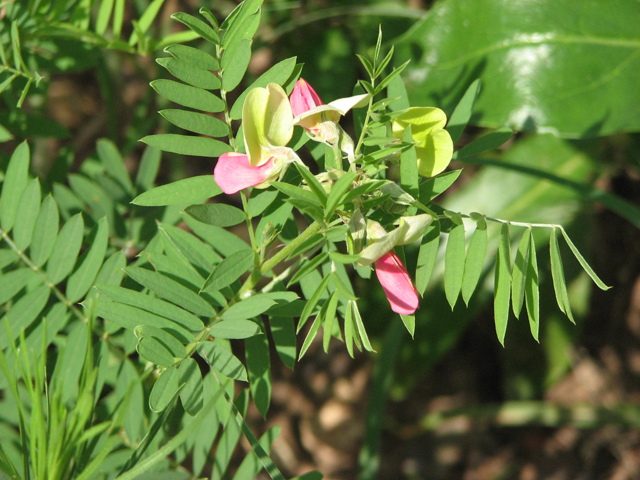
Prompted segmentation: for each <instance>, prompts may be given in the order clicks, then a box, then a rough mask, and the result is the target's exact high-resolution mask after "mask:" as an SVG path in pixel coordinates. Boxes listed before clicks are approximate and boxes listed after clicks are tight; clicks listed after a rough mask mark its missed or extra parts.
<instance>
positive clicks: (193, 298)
mask: <svg viewBox="0 0 640 480" xmlns="http://www.w3.org/2000/svg"><path fill="white" fill-rule="evenodd" d="M125 272H126V273H127V275H129V276H130V277H131V278H133V279H134V280H135V281H136V282H138V283H139V284H141V285H144V286H145V287H147V288H149V289H150V290H153V291H154V292H155V293H157V294H158V295H159V296H161V297H163V298H165V299H166V300H169V301H170V302H171V303H174V304H176V305H178V306H180V307H182V308H184V309H186V310H188V311H190V312H192V313H195V314H196V315H203V316H208V317H212V316H214V315H215V314H216V312H215V310H214V309H213V307H212V306H211V305H209V303H207V301H206V300H205V299H203V298H202V297H200V296H198V295H197V294H196V293H194V292H193V291H192V290H189V289H188V288H187V287H185V286H183V285H182V284H180V283H178V282H176V281H175V280H172V279H170V278H168V277H165V276H164V275H162V274H160V273H157V272H152V271H151V270H146V269H144V268H140V267H134V266H131V267H127V268H126V269H125Z"/></svg>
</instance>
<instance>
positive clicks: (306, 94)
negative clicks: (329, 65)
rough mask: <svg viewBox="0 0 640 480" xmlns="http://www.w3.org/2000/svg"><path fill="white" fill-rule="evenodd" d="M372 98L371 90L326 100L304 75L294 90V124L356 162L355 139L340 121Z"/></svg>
mask: <svg viewBox="0 0 640 480" xmlns="http://www.w3.org/2000/svg"><path fill="white" fill-rule="evenodd" d="M368 101H369V94H368V93H365V94H362V95H355V96H353V97H346V98H340V99H338V100H334V101H333V102H330V103H328V104H326V105H325V104H323V103H322V100H321V99H320V97H319V96H318V94H317V93H316V91H315V90H314V89H313V87H312V86H311V85H309V84H308V83H307V82H306V81H305V80H304V79H302V78H301V79H300V80H298V81H297V82H296V84H295V86H294V87H293V92H292V93H291V108H292V110H293V115H294V116H295V118H294V119H293V124H294V125H300V126H301V127H302V128H304V129H305V130H306V131H307V132H309V134H310V135H311V137H312V138H313V139H314V140H315V141H317V142H323V143H326V144H327V145H331V146H333V147H340V149H341V150H342V151H344V152H345V153H346V154H347V156H348V158H349V161H350V162H353V160H354V156H353V141H352V140H351V139H350V138H348V136H347V135H346V134H345V133H344V132H343V131H342V128H340V125H338V122H339V121H340V117H342V116H344V115H345V114H346V113H347V112H348V111H349V110H351V109H352V108H358V107H363V106H365V105H366V104H367V103H368Z"/></svg>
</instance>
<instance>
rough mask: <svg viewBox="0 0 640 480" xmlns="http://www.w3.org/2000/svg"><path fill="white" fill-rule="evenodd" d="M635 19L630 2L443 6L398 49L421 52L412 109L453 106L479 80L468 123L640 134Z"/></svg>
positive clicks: (545, 0)
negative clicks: (473, 119)
mask: <svg viewBox="0 0 640 480" xmlns="http://www.w3.org/2000/svg"><path fill="white" fill-rule="evenodd" d="M639 17H640V4H638V2H635V1H615V0H609V1H600V2H573V1H570V0H565V1H558V0H536V1H530V2H513V1H511V0H475V1H472V2H470V1H467V0H449V1H444V2H439V3H437V4H436V5H435V6H434V8H433V9H432V10H431V12H430V14H429V15H428V16H426V17H425V18H424V20H422V21H421V22H420V23H419V24H418V25H416V27H415V28H414V29H412V30H411V32H410V34H409V35H407V36H406V37H405V38H404V39H403V41H402V43H401V44H400V45H398V44H396V47H397V50H398V51H403V49H404V48H403V47H409V46H411V48H413V49H414V51H415V50H416V49H418V50H419V51H420V54H419V59H418V61H414V62H413V63H412V64H411V65H410V66H409V67H408V68H407V75H406V78H407V79H408V81H407V90H408V91H409V96H410V98H411V99H412V100H413V102H412V103H414V104H418V105H436V104H437V105H439V106H445V107H450V106H451V105H452V104H453V103H454V102H455V99H456V98H459V97H460V96H461V95H462V93H463V92H464V89H466V87H467V86H468V85H469V83H470V82H472V81H473V80H475V79H476V78H478V77H479V78H481V81H482V89H481V92H480V94H479V96H478V100H477V102H476V107H475V111H476V112H477V113H478V114H480V115H479V116H478V117H477V119H476V122H474V123H479V124H481V125H485V126H490V127H501V126H509V127H511V128H514V129H516V130H538V131H553V132H557V133H558V134H560V135H563V136H568V137H582V136H595V135H606V134H609V133H613V132H617V131H633V130H638V129H640V111H638V109H637V108H635V106H636V105H638V104H639V103H640V91H639V90H638V89H637V88H636V84H637V75H636V73H637V71H638V70H640V57H639V56H638V55H637V49H638V42H639V41H640V31H639V30H638V28H637V25H638V22H637V19H638V18H639ZM408 55H409V52H408V51H405V56H408Z"/></svg>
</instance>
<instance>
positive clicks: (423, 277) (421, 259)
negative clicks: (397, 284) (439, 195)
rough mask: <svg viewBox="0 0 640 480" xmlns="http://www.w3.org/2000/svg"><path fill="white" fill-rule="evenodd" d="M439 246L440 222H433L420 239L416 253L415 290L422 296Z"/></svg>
mask: <svg viewBox="0 0 640 480" xmlns="http://www.w3.org/2000/svg"><path fill="white" fill-rule="evenodd" d="M439 246H440V222H439V221H434V222H433V223H432V224H431V225H429V227H427V231H426V232H425V234H424V236H423V237H422V241H421V243H420V251H419V253H418V264H417V266H416V290H418V293H420V295H424V292H425V290H426V289H427V285H429V280H430V279H431V273H432V272H433V267H434V265H435V263H436V257H437V256H438V247H439Z"/></svg>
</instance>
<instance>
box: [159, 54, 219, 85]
mask: <svg viewBox="0 0 640 480" xmlns="http://www.w3.org/2000/svg"><path fill="white" fill-rule="evenodd" d="M156 62H158V64H159V65H162V66H163V67H164V68H166V69H167V70H168V71H169V73H171V75H173V76H174V77H176V78H178V79H180V80H182V81H183V82H185V83H188V84H189V85H191V86H193V87H197V88H203V89H206V90H216V89H218V88H220V85H221V83H220V79H219V78H218V77H216V76H215V75H214V74H213V73H212V72H210V71H209V70H205V69H204V68H200V67H195V66H193V65H191V64H190V63H186V62H183V61H181V60H178V59H177V58H171V57H163V58H157V59H156Z"/></svg>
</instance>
